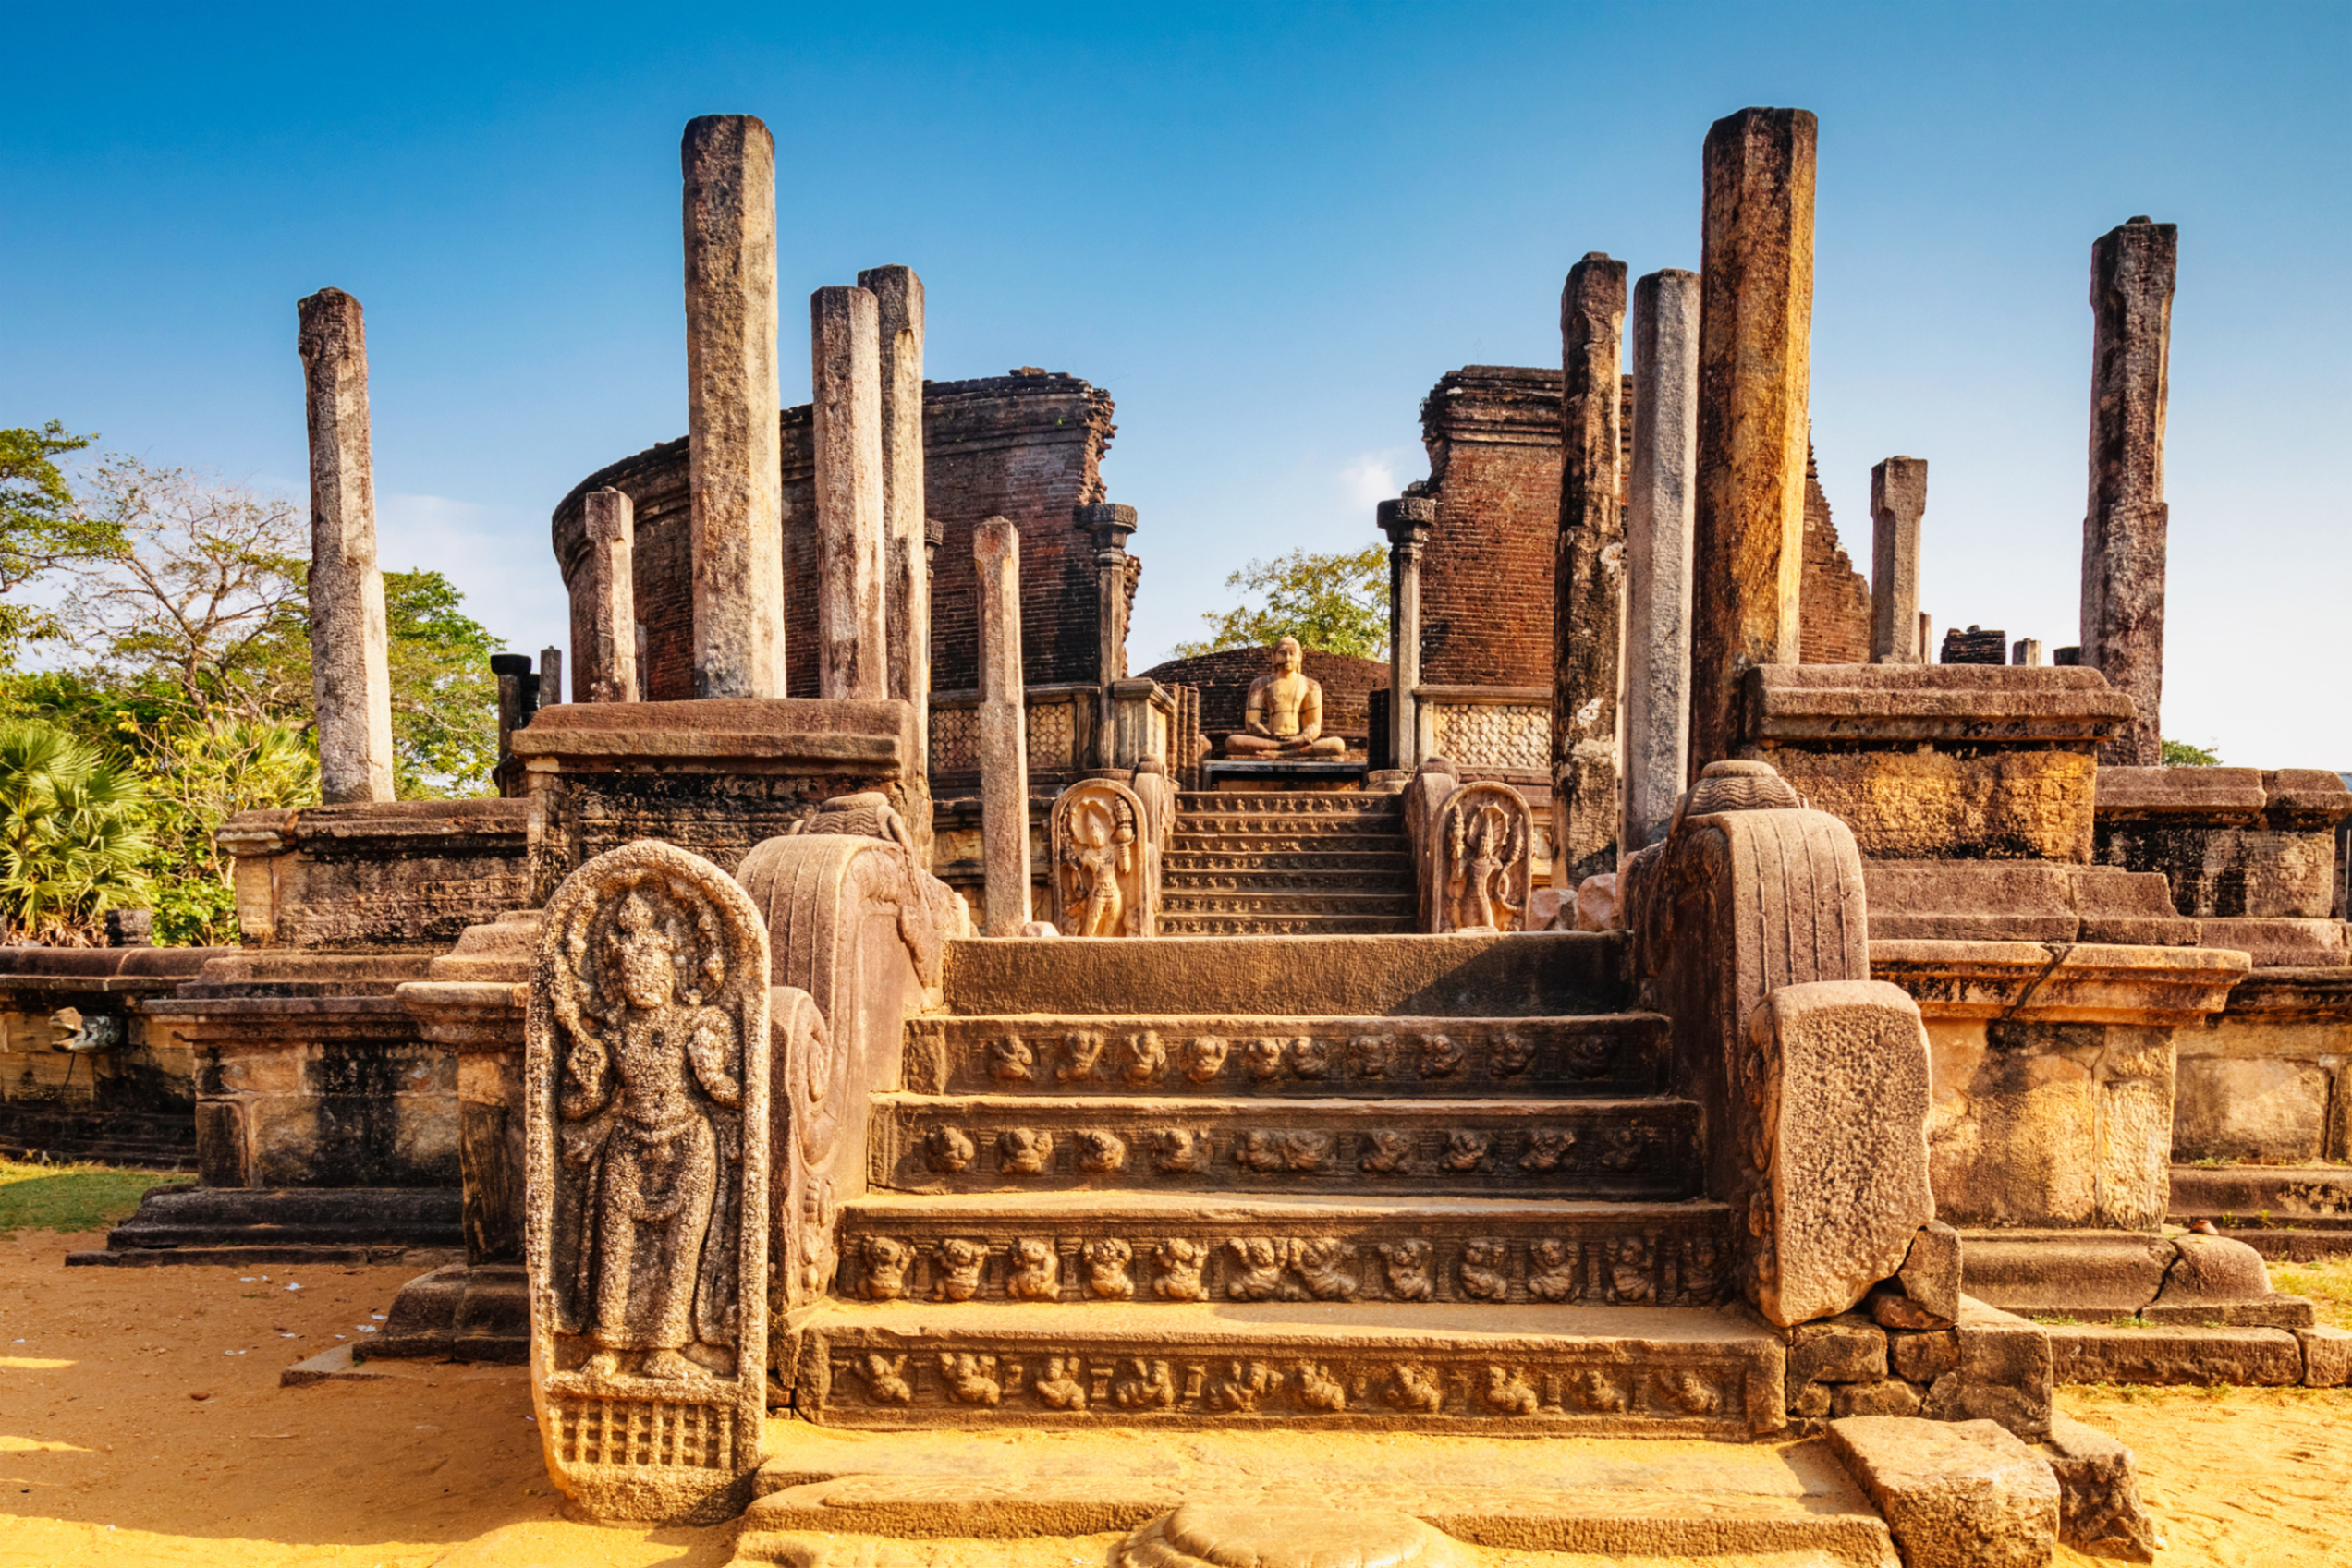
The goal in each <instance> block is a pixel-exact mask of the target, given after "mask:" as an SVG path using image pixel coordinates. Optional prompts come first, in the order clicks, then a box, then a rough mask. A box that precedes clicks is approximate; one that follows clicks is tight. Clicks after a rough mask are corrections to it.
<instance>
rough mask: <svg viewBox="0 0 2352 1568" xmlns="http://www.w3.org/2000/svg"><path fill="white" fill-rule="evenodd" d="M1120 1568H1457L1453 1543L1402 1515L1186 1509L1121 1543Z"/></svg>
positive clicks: (1216, 1506) (1237, 1505) (1250, 1506)
mask: <svg viewBox="0 0 2352 1568" xmlns="http://www.w3.org/2000/svg"><path fill="white" fill-rule="evenodd" d="M1113 1562H1115V1564H1117V1568H1456V1565H1457V1564H1467V1563H1468V1562H1469V1557H1468V1554H1467V1553H1465V1552H1464V1551H1463V1550H1461V1548H1460V1546H1459V1544H1458V1543H1457V1542H1456V1541H1455V1540H1454V1539H1453V1538H1451V1537H1448V1536H1445V1535H1442V1534H1440V1533H1439V1532H1438V1531H1436V1530H1434V1529H1432V1528H1431V1527H1430V1526H1429V1525H1424V1524H1422V1523H1421V1522H1420V1520H1418V1519H1415V1518H1413V1517H1411V1516H1410V1515H1409V1514H1404V1513H1382V1512H1377V1511H1372V1510H1359V1509H1342V1508H1303V1507H1302V1508H1284V1507H1274V1506H1269V1505H1266V1504H1261V1503H1242V1502H1187V1503H1184V1504H1182V1505H1180V1506H1179V1507H1178V1508H1177V1509H1176V1512H1175V1513H1171V1514H1169V1515H1168V1516H1167V1517H1166V1518H1164V1519H1155V1520H1153V1521H1152V1523H1151V1524H1149V1525H1144V1526H1143V1527H1142V1528H1141V1529H1139V1530H1137V1531H1136V1532H1135V1533H1134V1534H1133V1535H1131V1536H1129V1537H1128V1538H1127V1539H1126V1540H1125V1541H1123V1542H1121V1543H1120V1545H1119V1548H1118V1550H1117V1552H1116V1553H1115V1556H1114V1558H1113Z"/></svg>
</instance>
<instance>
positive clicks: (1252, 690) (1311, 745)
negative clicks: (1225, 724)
mask: <svg viewBox="0 0 2352 1568" xmlns="http://www.w3.org/2000/svg"><path fill="white" fill-rule="evenodd" d="M1299 662H1300V660H1299V652H1298V639H1297V638H1287V637H1286V638H1283V639H1282V640H1281V641H1280V642H1277V643H1275V644H1274V667H1273V670H1272V671H1270V672H1268V673H1267V674H1265V675H1260V676H1259V677H1258V678H1257V679H1256V680H1254V681H1251V682H1250V683H1249V706H1248V708H1247V709H1246V710H1245V711H1244V712H1243V714H1242V719H1243V722H1244V723H1247V724H1248V725H1249V728H1248V729H1247V730H1236V731H1235V732H1234V733H1233V734H1231V735H1227V736H1225V755H1226V756H1228V757H1243V758H1249V759H1252V760H1281V759H1289V760H1302V761H1303V760H1307V759H1309V758H1335V757H1343V756H1345V755H1347V741H1346V740H1344V739H1342V738H1341V737H1340V736H1338V735H1325V734H1323V687H1322V682H1321V681H1318V680H1316V679H1315V678H1314V677H1313V676H1312V675H1307V674H1305V673H1303V672H1302V671H1301V670H1300V669H1299V668H1298V665H1299Z"/></svg>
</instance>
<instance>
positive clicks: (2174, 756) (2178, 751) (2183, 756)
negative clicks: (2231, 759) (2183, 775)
mask: <svg viewBox="0 0 2352 1568" xmlns="http://www.w3.org/2000/svg"><path fill="white" fill-rule="evenodd" d="M2163 745H2164V766H2165V767H2167V768H2218V767H2220V766H2221V765H2222V753H2221V749H2220V748H2218V747H2212V746H2191V745H2189V744H2188V742H2187V741H2185V740H2168V741H2166V742H2164V743H2163Z"/></svg>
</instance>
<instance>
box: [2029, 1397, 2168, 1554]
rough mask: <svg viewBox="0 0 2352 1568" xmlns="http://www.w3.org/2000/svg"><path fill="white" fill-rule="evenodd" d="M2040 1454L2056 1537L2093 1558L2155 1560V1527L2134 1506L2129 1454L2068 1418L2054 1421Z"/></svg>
mask: <svg viewBox="0 0 2352 1568" xmlns="http://www.w3.org/2000/svg"><path fill="white" fill-rule="evenodd" d="M2041 1455H2042V1457H2043V1458H2044V1459H2046V1460H2048V1461H2049V1462H2050V1469H2051V1473H2052V1474H2053V1475H2054V1476H2055V1477H2057V1479H2058V1538H2059V1539H2060V1540H2063V1541H2065V1542H2066V1544H2067V1545H2068V1546H2070V1547H2073V1548H2074V1549H2075V1550H2078V1551H2084V1552H2088V1553H2090V1555H2091V1556H2093V1557H2113V1558H2119V1559H2121V1560H2122V1561H2124V1562H2154V1561H2155V1560H2156V1544H2157V1543H2156V1525H2155V1522H2154V1521H2153V1520H2151V1519H2150V1518H2149V1517H2148V1511H2147V1509H2145V1508H2143V1507H2142V1506H2141V1505H2140V1501H2139V1475H2138V1470H2137V1466H2136V1465H2134V1464H2133V1461H2132V1455H2131V1450H2129V1449H2127V1448H2126V1447H2125V1446H2124V1445H2123V1444H2122V1443H2120V1442H2118V1441H2116V1440H2114V1438H2111V1437H2109V1436H2108V1435H2107V1434H2106V1433H2104V1432H2102V1431H2100V1430H2098V1429H2097V1428H2093V1427H2086V1426H2084V1425H2083V1424H2082V1423H2081V1422H2080V1421H2078V1420H2076V1419H2074V1418H2073V1417H2072V1416H2053V1417H2051V1421H2050V1435H2049V1437H2048V1438H2046V1439H2044V1440H2042V1443H2041Z"/></svg>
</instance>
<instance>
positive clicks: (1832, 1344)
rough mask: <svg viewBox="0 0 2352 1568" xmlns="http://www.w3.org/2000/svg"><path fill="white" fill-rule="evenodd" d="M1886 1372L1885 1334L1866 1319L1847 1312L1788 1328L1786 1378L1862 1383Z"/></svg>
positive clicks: (1792, 1383)
mask: <svg viewBox="0 0 2352 1568" xmlns="http://www.w3.org/2000/svg"><path fill="white" fill-rule="evenodd" d="M1885 1376H1886V1335H1885V1334H1884V1333H1883V1331H1881V1330H1880V1329H1879V1328H1878V1326H1877V1325H1876V1324H1874V1323H1872V1322H1871V1320H1870V1319H1867V1318H1864V1317H1861V1316H1860V1315H1858V1314H1857V1313H1850V1312H1849V1313H1847V1314H1846V1315H1845V1316H1844V1317H1841V1318H1833V1319H1829V1320H1828V1321H1826V1322H1820V1323H1799V1324H1798V1325H1797V1327H1796V1328H1794V1329H1792V1330H1791V1331H1789V1336H1788V1380H1789V1383H1790V1385H1791V1386H1792V1387H1794V1386H1795V1385H1797V1384H1798V1383H1863V1382H1871V1381H1874V1380H1877V1379H1880V1378H1883V1377H1885Z"/></svg>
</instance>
